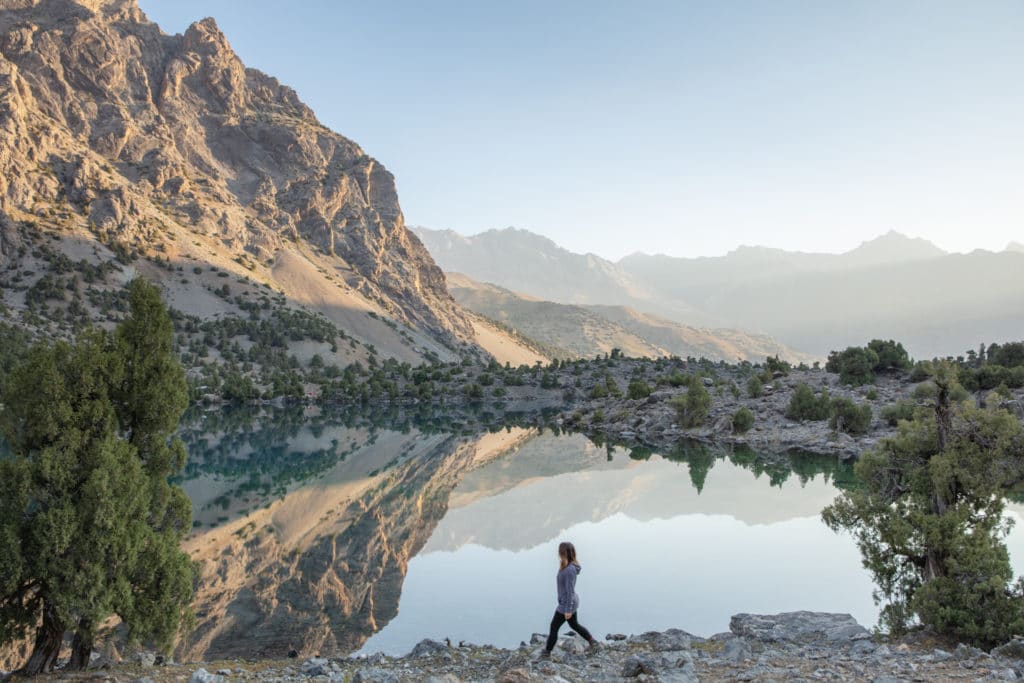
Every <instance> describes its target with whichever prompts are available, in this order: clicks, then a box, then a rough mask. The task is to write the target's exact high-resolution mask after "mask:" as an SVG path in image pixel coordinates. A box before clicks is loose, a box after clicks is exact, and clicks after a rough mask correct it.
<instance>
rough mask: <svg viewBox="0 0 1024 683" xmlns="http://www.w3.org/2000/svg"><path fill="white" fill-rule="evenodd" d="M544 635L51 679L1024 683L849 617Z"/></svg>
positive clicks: (990, 665) (996, 658)
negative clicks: (596, 639)
mask: <svg viewBox="0 0 1024 683" xmlns="http://www.w3.org/2000/svg"><path fill="white" fill-rule="evenodd" d="M542 643H543V636H542V635H540V634H534V636H533V637H532V639H531V643H525V642H524V643H522V645H521V646H520V647H519V648H518V649H514V650H506V649H500V648H494V647H489V646H477V645H468V644H460V645H454V644H448V643H441V642H437V641H433V640H424V641H422V642H420V643H419V644H418V645H417V646H416V647H415V648H413V650H412V652H411V653H409V654H408V655H406V656H404V657H387V656H384V655H373V656H370V657H343V658H319V657H317V658H312V659H306V660H304V661H299V660H286V661H262V662H241V661H234V662H217V663H212V664H203V665H183V664H164V665H154V664H153V656H152V655H147V654H145V653H140V655H137V656H136V657H134V658H133V659H134V663H128V662H122V663H120V664H115V665H109V666H102V667H100V668H98V669H95V670H92V671H90V672H88V673H78V674H63V675H62V674H59V673H58V674H54V675H53V676H51V677H49V678H50V679H51V680H71V681H74V680H104V681H122V682H125V683H127V682H129V681H132V682H134V683H157V682H164V681H180V682H182V683H185V682H187V683H224V682H226V681H229V680H231V681H246V680H250V681H302V682H306V681H308V682H309V683H313V682H316V681H330V682H332V683H335V682H338V683H340V682H345V683H398V682H404V681H433V682H435V683H459V682H461V681H501V682H505V683H519V682H521V681H663V682H666V683H696V682H697V681H705V682H707V681H871V682H873V683H896V682H897V681H1013V680H1018V679H1019V678H1022V677H1024V640H1015V641H1013V642H1011V643H1008V644H1007V645H1004V646H1002V647H1000V648H996V649H995V650H993V651H992V653H991V654H988V653H985V652H983V651H981V650H978V649H975V648H971V647H968V646H966V645H958V646H956V647H948V648H946V649H941V648H937V647H935V644H934V643H929V642H927V639H926V638H921V637H918V638H914V639H911V640H909V641H907V642H900V643H895V642H882V641H880V640H878V639H876V638H875V637H873V636H872V634H871V633H869V632H868V631H867V630H866V629H865V628H863V627H862V626H860V625H859V624H858V623H857V622H856V621H855V620H854V619H853V617H851V616H849V615H845V614H825V613H818V612H790V613H786V614H777V615H752V614H739V615H736V616H734V617H733V618H732V621H731V623H730V630H729V632H727V633H721V634H718V635H715V636H712V637H711V638H707V639H705V638H700V637H697V636H694V635H691V634H689V633H686V632H685V631H681V630H678V629H670V630H668V631H665V632H654V631H652V632H649V633H644V634H641V635H636V636H629V637H627V636H624V635H617V634H609V635H608V636H607V638H606V640H605V641H604V642H603V643H601V645H600V646H599V647H598V648H596V649H595V650H588V648H587V646H586V644H585V643H584V642H582V640H581V639H580V638H578V637H575V636H574V635H573V636H568V635H565V634H563V637H562V638H561V639H560V641H559V645H558V647H556V649H555V652H554V653H553V654H552V657H551V659H550V660H543V659H541V658H540V657H539V655H540V653H541V648H542Z"/></svg>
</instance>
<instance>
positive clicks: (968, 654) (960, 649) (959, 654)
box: [953, 643, 985, 661]
mask: <svg viewBox="0 0 1024 683" xmlns="http://www.w3.org/2000/svg"><path fill="white" fill-rule="evenodd" d="M983 654H985V653H984V652H982V651H981V650H979V649H978V648H976V647H971V646H970V645H964V644H963V643H960V644H959V645H957V646H956V649H955V650H953V656H954V657H956V658H957V659H959V660H961V661H963V660H965V659H978V658H979V657H981V656H982V655H983Z"/></svg>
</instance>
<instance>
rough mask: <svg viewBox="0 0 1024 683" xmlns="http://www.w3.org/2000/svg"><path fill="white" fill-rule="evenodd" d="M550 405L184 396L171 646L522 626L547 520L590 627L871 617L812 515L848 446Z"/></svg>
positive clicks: (847, 542) (326, 647) (542, 614)
mask: <svg viewBox="0 0 1024 683" xmlns="http://www.w3.org/2000/svg"><path fill="white" fill-rule="evenodd" d="M545 420H546V416H539V417H538V416H524V415H501V414H498V413H495V412H492V413H484V412H478V413H475V414H466V413H462V414H459V413H448V414H444V413H441V412H439V411H438V410H437V409H436V408H432V409H429V410H419V411H417V410H411V411H410V410H405V409H401V408H387V409H377V410H360V409H352V408H348V409H332V410H321V409H319V408H303V407H288V408H270V407H261V408H233V409H217V410H209V411H205V412H204V411H194V412H193V413H191V414H190V415H189V416H188V419H187V420H186V423H185V426H184V427H183V429H182V436H183V438H184V439H185V441H186V444H187V446H188V448H189V456H190V457H189V464H188V466H187V469H186V472H185V474H184V475H183V477H182V482H181V483H182V485H183V486H184V488H185V490H186V491H187V492H188V494H189V496H190V497H191V498H192V501H193V507H194V518H195V523H194V529H193V533H192V535H191V536H190V537H189V539H188V540H187V542H186V549H187V551H188V552H189V553H190V554H191V555H192V556H193V557H194V558H195V559H196V560H197V561H199V562H200V564H201V568H202V569H201V578H200V583H199V587H198V590H197V599H196V605H195V609H196V614H197V628H196V629H195V631H194V632H193V633H192V634H190V635H189V636H188V638H187V639H185V640H184V641H183V642H181V643H180V644H179V646H178V651H177V655H178V657H179V658H182V659H207V660H209V659H214V658H218V657H227V656H245V657H254V656H266V657H281V656H284V654H285V653H287V651H288V650H289V649H291V648H295V649H298V650H299V651H300V652H302V653H303V654H315V653H325V654H326V653H334V654H337V653H348V652H352V651H356V650H360V649H362V650H363V651H366V652H374V651H385V652H388V653H394V654H399V653H404V652H407V651H408V650H409V649H410V648H411V647H412V646H413V645H414V644H415V643H416V642H418V641H419V640H420V639H422V638H424V637H434V638H444V637H450V638H452V639H453V640H455V641H458V640H466V641H471V642H478V643H483V642H487V643H494V644H498V645H518V643H519V641H520V640H523V639H528V638H529V635H530V633H532V632H535V631H541V630H544V628H545V625H546V623H547V621H548V620H549V619H550V613H551V612H552V611H553V609H554V564H555V548H556V546H557V543H558V541H559V540H561V539H563V538H571V539H572V540H573V541H574V542H575V543H576V544H577V547H578V548H579V551H580V557H581V561H582V562H583V565H584V568H585V571H584V572H583V574H582V575H581V578H580V583H579V592H580V594H581V597H582V607H581V614H582V615H584V616H585V618H584V620H585V621H586V623H588V624H590V625H591V628H593V629H594V630H595V632H597V633H600V634H602V635H603V634H604V633H606V632H609V631H618V632H624V633H630V632H640V631H644V630H649V629H654V628H659V629H663V628H668V627H681V628H684V629H687V630H689V631H691V632H694V633H698V634H702V635H710V634H711V633H713V632H716V631H722V630H725V629H726V628H727V627H728V618H729V616H730V615H731V614H734V613H736V612H742V611H754V612H757V611H764V612H775V611H783V610H793V609H815V610H828V611H843V612H850V613H852V614H853V615H854V616H855V617H857V618H858V619H859V620H860V621H861V622H862V623H865V624H872V623H873V622H874V620H875V617H876V616H877V611H876V609H875V607H874V605H873V604H872V602H871V588H872V586H871V582H870V578H869V576H868V575H867V573H866V572H865V571H864V570H863V569H862V568H861V564H860V556H859V554H858V553H857V550H856V548H855V547H854V545H853V542H852V540H851V539H850V538H848V537H843V536H837V535H836V534H833V533H832V532H831V531H829V530H828V529H827V528H825V527H824V525H823V524H822V523H821V522H820V520H819V513H820V511H821V508H822V507H824V506H825V505H826V504H827V503H828V502H830V501H831V500H832V498H833V497H834V496H835V494H836V492H837V486H843V485H847V484H848V483H849V482H850V481H851V479H852V471H851V468H850V467H849V466H848V465H839V464H837V463H836V462H835V461H833V460H829V459H821V458H811V457H801V456H794V457H793V458H792V459H788V460H783V461H782V462H779V461H778V458H774V459H764V458H759V457H758V456H757V454H755V453H753V452H750V451H742V450H741V451H733V452H725V451H721V452H718V451H714V450H710V449H708V448H704V447H700V446H696V445H683V446H680V447H679V448H677V449H676V450H675V451H673V452H671V453H666V454H660V455H659V454H654V453H651V452H650V451H645V450H642V449H633V450H632V451H629V450H627V449H624V448H616V447H611V446H607V445H597V444H595V443H593V442H592V441H591V440H589V439H587V438H586V437H583V436H581V435H578V434H563V433H559V432H558V430H557V428H556V429H554V430H550V429H543V428H538V427H537V426H536V425H537V423H538V422H540V423H541V424H543V423H544V421H545ZM482 425H486V426H482ZM1015 536H1016V535H1015ZM1015 536H1014V537H1011V542H1010V548H1011V554H1012V555H1013V556H1015V557H1016V556H1017V555H1018V553H1014V548H1015V544H1014V540H1015ZM1021 550H1022V552H1021V553H1020V555H1022V556H1024V547H1022V549H1021Z"/></svg>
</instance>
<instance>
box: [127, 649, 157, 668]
mask: <svg viewBox="0 0 1024 683" xmlns="http://www.w3.org/2000/svg"><path fill="white" fill-rule="evenodd" d="M132 661H133V662H135V663H136V664H141V665H142V666H154V665H155V664H156V654H155V653H153V652H146V651H145V650H140V651H139V652H136V653H134V654H133V655H132Z"/></svg>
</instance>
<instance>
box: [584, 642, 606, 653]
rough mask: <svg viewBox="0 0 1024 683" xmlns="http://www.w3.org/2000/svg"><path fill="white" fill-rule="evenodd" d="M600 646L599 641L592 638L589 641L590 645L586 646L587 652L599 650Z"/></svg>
mask: <svg viewBox="0 0 1024 683" xmlns="http://www.w3.org/2000/svg"><path fill="white" fill-rule="evenodd" d="M602 647H603V646H602V645H601V643H599V642H598V641H597V640H596V639H595V640H592V641H590V647H588V648H587V653H588V654H594V653H595V652H600V651H601V648H602Z"/></svg>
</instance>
